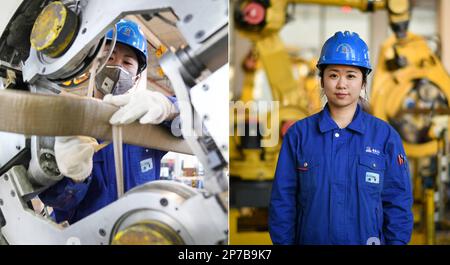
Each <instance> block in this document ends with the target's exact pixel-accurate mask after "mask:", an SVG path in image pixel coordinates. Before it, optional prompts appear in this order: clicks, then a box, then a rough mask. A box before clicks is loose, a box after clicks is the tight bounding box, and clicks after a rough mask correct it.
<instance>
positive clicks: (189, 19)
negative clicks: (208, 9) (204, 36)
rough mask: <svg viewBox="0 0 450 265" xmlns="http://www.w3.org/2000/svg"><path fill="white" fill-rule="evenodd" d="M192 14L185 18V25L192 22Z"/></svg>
mask: <svg viewBox="0 0 450 265" xmlns="http://www.w3.org/2000/svg"><path fill="white" fill-rule="evenodd" d="M192 17H193V16H192V14H188V15H187V16H185V17H184V19H183V22H184V23H189V22H191V20H192Z"/></svg>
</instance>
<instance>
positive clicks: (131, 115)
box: [103, 89, 178, 125]
mask: <svg viewBox="0 0 450 265" xmlns="http://www.w3.org/2000/svg"><path fill="white" fill-rule="evenodd" d="M103 101H104V102H107V103H111V104H113V105H115V106H118V107H120V109H119V110H118V111H116V113H114V115H113V116H112V117H111V119H110V120H109V122H110V123H111V124H112V125H121V124H129V123H132V122H134V121H136V120H138V119H139V122H140V123H141V124H146V123H150V124H160V123H161V122H163V121H165V120H169V119H171V118H174V117H175V116H176V115H177V113H178V111H177V109H176V107H175V105H174V104H173V103H172V102H171V101H170V100H169V99H168V98H167V97H166V96H164V95H163V94H161V93H160V92H156V91H150V90H147V89H141V90H134V91H132V92H130V93H128V94H124V95H118V96H113V95H110V94H109V95H106V96H105V97H104V98H103Z"/></svg>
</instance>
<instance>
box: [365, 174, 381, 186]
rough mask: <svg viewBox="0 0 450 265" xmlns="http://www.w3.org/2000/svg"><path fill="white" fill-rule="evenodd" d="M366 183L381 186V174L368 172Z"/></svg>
mask: <svg viewBox="0 0 450 265" xmlns="http://www.w3.org/2000/svg"><path fill="white" fill-rule="evenodd" d="M366 182H369V183H373V184H379V183H380V174H377V173H373V172H366Z"/></svg>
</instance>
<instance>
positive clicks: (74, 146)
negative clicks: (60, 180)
mask: <svg viewBox="0 0 450 265" xmlns="http://www.w3.org/2000/svg"><path fill="white" fill-rule="evenodd" d="M97 146H98V143H97V140H95V139H94V138H91V137H87V136H68V137H66V136H60V137H55V159H56V163H57V164H58V168H59V171H60V172H61V174H63V175H64V176H66V177H68V178H71V179H72V180H73V181H75V182H82V181H84V180H85V179H86V178H87V177H88V176H89V175H90V174H91V171H92V157H93V156H94V153H95V149H96V147H97Z"/></svg>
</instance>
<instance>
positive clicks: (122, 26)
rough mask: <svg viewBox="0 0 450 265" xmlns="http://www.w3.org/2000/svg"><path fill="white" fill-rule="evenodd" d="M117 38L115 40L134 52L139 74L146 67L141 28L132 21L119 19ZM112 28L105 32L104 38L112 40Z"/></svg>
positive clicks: (145, 53) (145, 44) (144, 45)
mask: <svg viewBox="0 0 450 265" xmlns="http://www.w3.org/2000/svg"><path fill="white" fill-rule="evenodd" d="M116 27H117V39H116V42H118V43H122V44H125V45H128V46H130V47H131V48H133V50H134V51H135V53H136V56H137V58H138V62H139V67H138V72H137V73H138V74H140V73H141V72H142V71H143V70H144V69H145V68H146V67H147V59H148V53H147V39H146V38H145V36H144V33H143V32H142V30H141V28H140V27H139V25H138V24H136V23H135V22H133V21H130V20H125V19H121V20H119V22H117V24H116ZM112 38H113V30H112V29H111V30H110V31H108V33H106V39H107V40H112Z"/></svg>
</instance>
